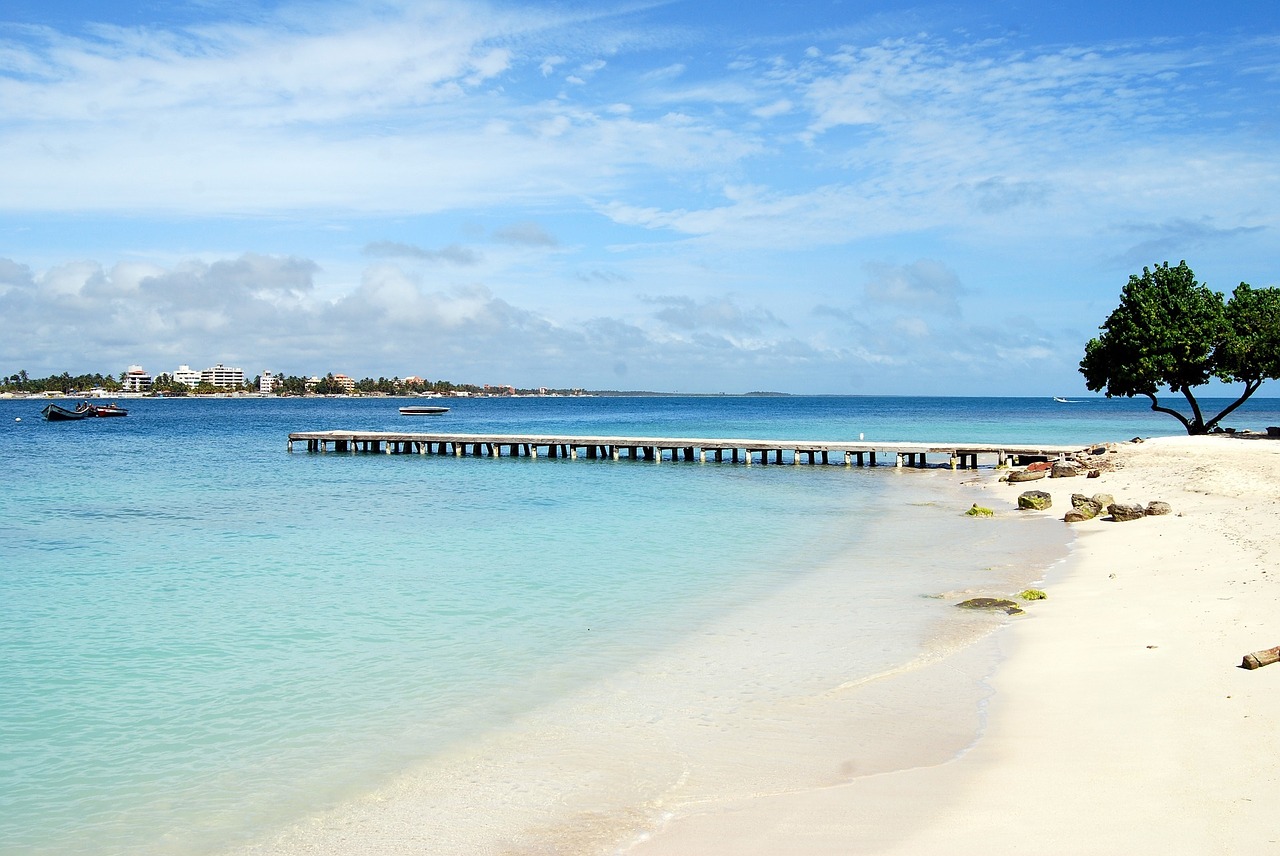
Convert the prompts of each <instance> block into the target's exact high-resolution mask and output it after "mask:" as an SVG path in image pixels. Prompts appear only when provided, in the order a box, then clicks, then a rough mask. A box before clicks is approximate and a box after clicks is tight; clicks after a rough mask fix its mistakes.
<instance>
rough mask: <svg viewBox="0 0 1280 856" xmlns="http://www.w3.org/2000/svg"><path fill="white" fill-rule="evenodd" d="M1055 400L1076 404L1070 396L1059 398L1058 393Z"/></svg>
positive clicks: (1060, 402)
mask: <svg viewBox="0 0 1280 856" xmlns="http://www.w3.org/2000/svg"><path fill="white" fill-rule="evenodd" d="M1053 400H1054V401H1056V402H1058V403H1059V404H1075V402H1074V401H1072V400H1071V399H1069V398H1059V397H1058V396H1056V395H1055V396H1054V397H1053Z"/></svg>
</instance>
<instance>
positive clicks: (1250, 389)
mask: <svg viewBox="0 0 1280 856" xmlns="http://www.w3.org/2000/svg"><path fill="white" fill-rule="evenodd" d="M1261 386H1262V379H1261V378H1259V379H1258V380H1249V381H1245V384H1244V395H1242V396H1240V397H1239V398H1237V399H1236V400H1235V403H1234V404H1232V405H1231V406H1230V407H1227V408H1226V409H1224V410H1223V411H1222V412H1221V413H1219V414H1218V415H1217V416H1215V417H1213V419H1212V420H1210V422H1209V423H1208V424H1207V425H1205V426H1204V427H1205V430H1206V431H1212V430H1213V427H1214V426H1215V425H1217V424H1218V423H1219V422H1221V421H1222V420H1223V419H1226V418H1227V417H1228V416H1230V415H1231V413H1232V412H1233V411H1234V410H1235V409H1236V408H1237V407H1239V406H1240V405H1242V404H1244V403H1245V402H1246V401H1248V400H1249V396H1251V395H1253V394H1254V393H1255V392H1257V391H1258V388H1259V387H1261Z"/></svg>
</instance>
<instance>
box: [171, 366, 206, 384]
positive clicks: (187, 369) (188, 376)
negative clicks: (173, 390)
mask: <svg viewBox="0 0 1280 856" xmlns="http://www.w3.org/2000/svg"><path fill="white" fill-rule="evenodd" d="M173 382H174V383H185V384H186V385H187V386H189V387H191V388H192V389H195V388H196V387H197V386H199V385H200V372H198V371H195V370H194V369H192V368H191V366H178V368H177V370H176V371H174V373H173Z"/></svg>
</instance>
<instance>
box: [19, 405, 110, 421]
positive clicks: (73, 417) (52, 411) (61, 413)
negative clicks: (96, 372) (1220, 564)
mask: <svg viewBox="0 0 1280 856" xmlns="http://www.w3.org/2000/svg"><path fill="white" fill-rule="evenodd" d="M40 413H41V415H43V416H44V418H45V419H46V420H48V421H49V422H75V421H77V420H79V419H89V418H94V417H100V416H128V415H129V411H127V410H125V409H124V408H123V407H121V406H119V405H118V404H116V403H115V402H112V403H111V404H90V403H89V402H87V401H82V402H80V403H79V404H77V405H76V408H75V409H74V410H71V409H69V408H66V407H63V406H62V405H61V404H54V403H49V404H46V405H45V406H44V409H43V410H41V411H40Z"/></svg>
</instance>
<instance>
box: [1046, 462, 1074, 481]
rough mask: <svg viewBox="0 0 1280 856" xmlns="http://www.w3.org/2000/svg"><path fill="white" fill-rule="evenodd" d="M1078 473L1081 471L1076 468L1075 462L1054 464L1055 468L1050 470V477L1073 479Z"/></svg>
mask: <svg viewBox="0 0 1280 856" xmlns="http://www.w3.org/2000/svg"><path fill="white" fill-rule="evenodd" d="M1078 475H1080V471H1079V470H1078V469H1076V466H1075V464H1067V463H1058V464H1054V465H1053V468H1052V469H1051V470H1050V471H1049V478H1051V479H1071V478H1075V477H1076V476H1078Z"/></svg>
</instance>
